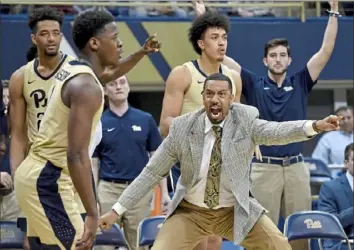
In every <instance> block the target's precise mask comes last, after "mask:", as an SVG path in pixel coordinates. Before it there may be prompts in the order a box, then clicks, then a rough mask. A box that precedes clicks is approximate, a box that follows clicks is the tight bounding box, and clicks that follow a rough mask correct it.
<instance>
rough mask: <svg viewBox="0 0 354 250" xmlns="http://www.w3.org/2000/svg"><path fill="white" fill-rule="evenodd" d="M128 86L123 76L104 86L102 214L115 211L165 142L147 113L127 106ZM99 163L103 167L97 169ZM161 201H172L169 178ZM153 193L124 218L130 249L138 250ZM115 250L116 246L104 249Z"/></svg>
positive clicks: (100, 153)
mask: <svg viewBox="0 0 354 250" xmlns="http://www.w3.org/2000/svg"><path fill="white" fill-rule="evenodd" d="M129 90H130V89H129V84H128V81H127V78H126V77H125V76H122V77H120V78H118V79H117V80H115V81H112V82H109V83H107V84H106V85H105V94H106V95H107V97H108V101H109V107H108V109H107V110H106V111H105V112H104V113H103V115H102V119H101V121H102V131H103V134H102V140H101V143H100V144H99V145H98V146H97V148H96V151H95V154H94V156H93V157H94V158H93V167H94V173H95V176H96V178H95V179H97V175H98V170H99V177H98V180H99V181H98V189H97V190H98V200H99V203H100V207H101V213H103V214H104V213H107V212H109V211H111V210H112V206H113V205H114V204H115V203H116V202H117V200H118V198H119V197H120V196H121V194H122V193H123V191H124V190H125V189H126V188H127V187H128V185H129V184H131V183H132V182H133V181H134V179H135V178H136V177H137V176H138V175H139V174H140V173H141V171H142V170H143V168H144V167H145V166H146V164H147V162H148V161H149V156H151V155H152V154H153V153H154V151H155V150H156V149H157V148H158V146H159V145H160V144H161V142H162V138H161V136H160V133H159V130H158V128H157V125H156V122H155V120H154V118H153V117H152V116H151V115H150V114H149V113H146V112H143V111H141V110H138V109H135V108H132V107H130V106H129V104H128V95H129ZM98 160H99V161H100V166H99V168H98ZM160 187H161V189H162V193H163V195H162V197H163V199H162V201H163V203H164V204H165V203H166V205H167V204H168V203H169V201H170V197H169V195H168V191H167V184H166V179H163V180H162V181H161V182H160ZM152 197H153V192H152V190H151V192H150V193H149V194H148V195H146V196H145V197H144V198H143V199H141V200H140V202H139V203H138V204H137V205H136V206H135V207H134V208H133V209H132V210H129V211H128V212H127V213H125V214H124V215H123V217H122V218H121V221H120V223H123V228H124V234H125V237H126V239H127V242H128V244H129V249H131V250H135V249H136V241H137V238H136V236H137V228H138V225H139V222H140V221H141V220H142V219H144V218H146V217H148V216H149V215H150V211H151V209H150V207H151V201H152ZM103 249H105V250H108V249H114V247H103Z"/></svg>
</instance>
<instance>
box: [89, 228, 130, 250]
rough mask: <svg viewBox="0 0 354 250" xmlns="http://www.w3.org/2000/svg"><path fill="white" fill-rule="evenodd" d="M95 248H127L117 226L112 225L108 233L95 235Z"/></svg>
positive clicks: (103, 232)
mask: <svg viewBox="0 0 354 250" xmlns="http://www.w3.org/2000/svg"><path fill="white" fill-rule="evenodd" d="M95 245H96V246H115V247H127V246H128V245H127V242H126V240H125V237H124V235H123V232H122V231H121V230H120V229H119V227H118V226H117V225H115V224H114V225H113V226H112V228H111V229H110V230H108V231H101V232H98V233H97V235H96V242H95Z"/></svg>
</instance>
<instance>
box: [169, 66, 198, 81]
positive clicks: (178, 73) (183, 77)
mask: <svg viewBox="0 0 354 250" xmlns="http://www.w3.org/2000/svg"><path fill="white" fill-rule="evenodd" d="M191 81H192V75H191V72H190V70H189V69H188V68H187V67H186V66H185V65H183V64H182V65H178V66H176V67H174V68H173V69H172V70H171V72H170V74H169V76H168V79H167V82H166V84H167V85H171V84H176V85H177V86H186V85H189V84H190V83H191Z"/></svg>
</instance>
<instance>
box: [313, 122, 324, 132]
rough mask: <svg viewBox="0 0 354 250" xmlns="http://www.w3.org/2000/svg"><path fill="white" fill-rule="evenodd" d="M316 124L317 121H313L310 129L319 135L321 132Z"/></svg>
mask: <svg viewBox="0 0 354 250" xmlns="http://www.w3.org/2000/svg"><path fill="white" fill-rule="evenodd" d="M316 122H317V121H313V122H312V128H313V130H315V131H316V133H321V132H322V131H321V130H319V129H318V128H317V126H316Z"/></svg>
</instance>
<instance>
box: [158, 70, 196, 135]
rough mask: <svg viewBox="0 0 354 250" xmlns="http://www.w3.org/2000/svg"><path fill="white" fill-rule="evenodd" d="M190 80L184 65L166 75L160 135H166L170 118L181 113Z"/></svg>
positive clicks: (170, 121)
mask: <svg viewBox="0 0 354 250" xmlns="http://www.w3.org/2000/svg"><path fill="white" fill-rule="evenodd" d="M191 81H192V76H191V74H190V72H189V70H188V69H187V68H186V67H184V66H177V67H176V68H174V69H173V70H172V71H171V73H170V75H169V76H168V78H167V81H166V89H165V95H164V97H163V103H162V111H161V117H160V133H161V135H162V136H164V137H166V136H167V135H168V130H169V127H170V125H171V123H172V119H173V118H175V117H177V116H179V115H180V114H181V110H182V104H183V98H184V93H185V92H186V91H187V89H188V87H189V85H190V83H191Z"/></svg>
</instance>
